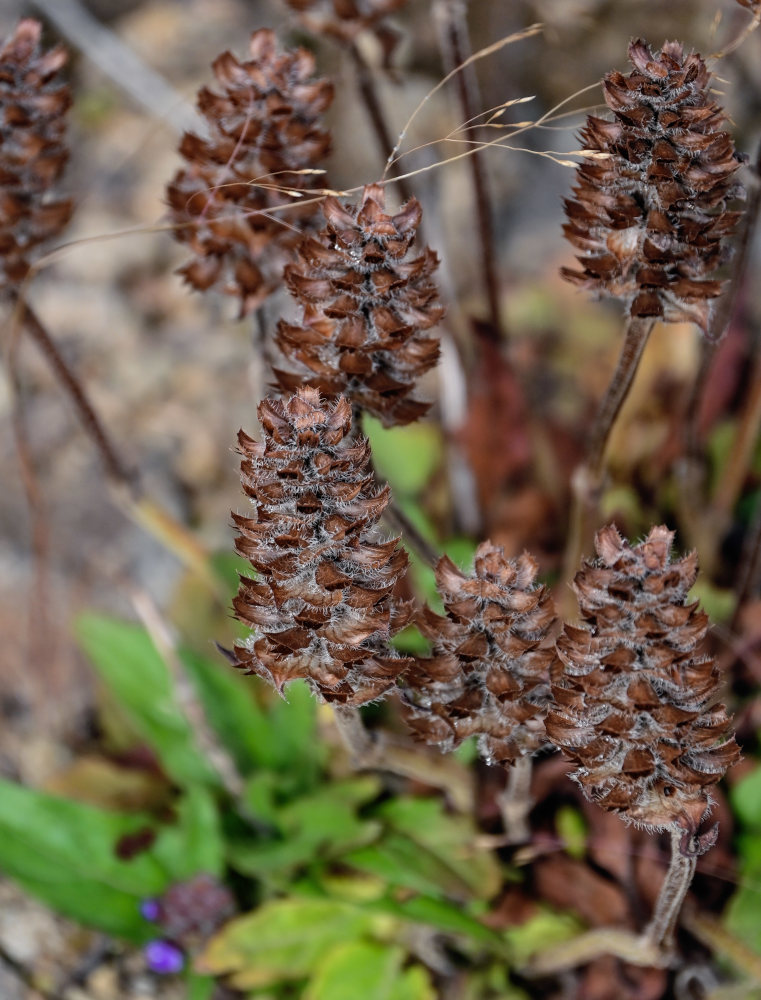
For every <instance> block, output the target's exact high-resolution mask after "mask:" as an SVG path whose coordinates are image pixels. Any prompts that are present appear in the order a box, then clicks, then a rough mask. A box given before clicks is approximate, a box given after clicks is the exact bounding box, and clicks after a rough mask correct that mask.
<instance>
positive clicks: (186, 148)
mask: <svg viewBox="0 0 761 1000" xmlns="http://www.w3.org/2000/svg"><path fill="white" fill-rule="evenodd" d="M250 54H251V58H250V59H249V60H248V61H247V62H241V61H239V60H238V59H237V58H236V57H235V56H234V55H233V54H232V53H230V52H225V53H223V54H222V55H221V56H219V58H218V59H217V60H216V61H215V62H214V64H213V70H214V75H215V77H216V80H217V84H218V87H219V91H218V92H214V91H212V90H209V89H208V88H206V87H203V88H202V89H201V90H200V91H199V94H198V108H199V111H200V112H201V114H202V115H203V117H204V118H205V119H206V122H207V125H208V138H206V139H202V138H201V137H200V136H198V135H195V134H193V133H191V132H186V133H185V135H184V137H183V139H182V143H181V144H180V153H181V155H182V156H183V157H184V159H185V160H186V163H187V166H186V167H185V168H184V169H182V170H180V171H179V172H178V173H177V174H176V176H175V178H174V180H173V181H172V182H171V184H170V185H169V187H168V188H167V200H168V202H169V207H170V218H171V220H172V222H173V223H174V224H175V225H176V227H177V228H176V229H175V236H176V238H177V239H178V240H180V241H181V242H182V243H186V244H187V245H188V246H189V248H190V249H191V250H192V252H193V255H194V256H193V258H192V260H191V261H190V262H189V263H187V264H186V265H185V266H184V267H182V268H181V269H180V273H181V274H182V275H183V276H184V278H185V280H186V281H187V283H188V284H189V285H191V286H192V287H193V288H195V289H196V290H197V291H206V290H207V289H210V288H213V289H215V290H216V291H219V292H224V293H226V294H228V295H233V296H236V297H237V298H239V299H240V304H241V315H245V314H246V313H250V312H252V311H253V310H254V309H255V308H256V307H257V306H258V305H259V304H260V303H261V302H262V301H263V300H264V299H265V298H266V297H267V296H268V295H269V294H270V293H271V292H272V291H273V290H274V288H275V287H276V286H277V285H278V284H279V283H280V280H281V274H282V269H283V266H284V264H285V263H286V261H288V260H290V259H291V257H292V255H293V249H294V247H295V245H296V244H297V243H298V241H299V240H300V239H301V233H300V232H299V230H298V229H296V228H295V226H294V223H296V224H297V225H299V226H302V227H303V226H304V225H308V224H309V223H310V220H312V219H313V218H314V217H315V216H316V213H315V206H314V205H305V206H304V207H303V208H299V207H298V200H296V199H294V197H292V196H291V195H289V194H287V193H286V192H285V191H283V190H278V189H282V188H289V189H295V190H296V191H307V190H309V189H310V188H314V187H316V186H320V185H321V184H322V180H321V177H320V175H319V174H314V173H312V174H310V173H299V172H298V171H304V170H313V169H315V168H316V167H318V165H319V164H320V163H321V162H322V161H323V160H324V159H325V158H326V156H327V154H328V152H329V148H330V136H329V134H328V133H327V132H326V131H325V130H324V129H323V128H322V127H321V124H322V115H323V112H324V111H325V110H326V108H328V107H329V106H330V103H331V101H332V100H333V87H332V84H331V83H330V82H329V81H328V80H326V79H322V78H315V76H314V68H315V63H314V56H312V54H311V53H310V52H308V51H307V50H306V49H296V50H294V51H280V50H279V49H278V47H277V43H276V41H275V36H274V34H273V32H271V31H268V30H265V29H262V30H261V31H256V32H254V34H253V35H252V36H251V44H250ZM283 205H292V206H295V207H291V208H288V209H287V210H285V211H284V212H281V213H280V214H278V213H277V212H275V214H273V215H268V214H267V213H268V212H271V211H272V210H275V209H277V208H278V207H279V206H283Z"/></svg>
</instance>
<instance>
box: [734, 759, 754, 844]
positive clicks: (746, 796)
mask: <svg viewBox="0 0 761 1000" xmlns="http://www.w3.org/2000/svg"><path fill="white" fill-rule="evenodd" d="M729 798H730V801H731V803H732V808H733V810H734V813H735V815H736V816H737V818H738V819H739V820H740V822H741V823H742V824H743V826H748V827H752V828H753V829H756V830H761V767H757V768H756V769H755V770H754V771H751V772H750V774H748V775H746V776H745V777H744V778H743V779H742V780H741V781H738V782H737V784H736V785H733V786H732V789H731V790H730V793H729Z"/></svg>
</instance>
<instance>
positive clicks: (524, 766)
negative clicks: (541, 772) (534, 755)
mask: <svg viewBox="0 0 761 1000" xmlns="http://www.w3.org/2000/svg"><path fill="white" fill-rule="evenodd" d="M532 771H533V761H532V759H531V757H518V759H517V760H515V761H514V762H513V763H512V765H511V766H510V767H508V769H507V786H506V787H505V789H504V791H503V792H501V793H500V795H498V796H497V802H498V804H499V807H500V812H501V813H502V825H503V826H504V828H505V835H506V841H507V843H508V844H525V843H526V841H528V840H530V839H531V828H530V826H529V822H528V816H529V813H530V812H531V807H532V806H533V804H534V803H533V800H532V798H531V774H532Z"/></svg>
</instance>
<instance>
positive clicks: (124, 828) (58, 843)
mask: <svg viewBox="0 0 761 1000" xmlns="http://www.w3.org/2000/svg"><path fill="white" fill-rule="evenodd" d="M143 826H145V818H144V817H142V818H141V817H140V816H123V815H120V814H119V813H111V812H106V811H104V810H102V809H98V808H96V807H95V806H90V805H84V804H83V803H79V802H71V801H69V800H67V799H61V798H58V797H57V796H53V795H47V794H45V793H43V792H37V791H33V790H32V789H29V788H22V787H20V786H18V785H15V784H13V783H11V782H6V781H0V869H1V870H2V871H3V872H4V874H6V875H8V876H10V877H12V878H13V879H15V880H16V881H17V882H19V883H20V884H21V885H22V886H23V887H24V888H25V889H26V890H27V891H29V892H30V893H32V894H33V895H35V896H37V897H38V898H39V899H42V900H43V901H44V902H46V903H48V904H49V905H50V906H52V907H53V908H54V909H56V910H59V911H60V912H61V913H65V914H66V915H68V916H70V917H73V918H74V919H77V920H80V921H81V922H82V923H84V924H88V925H90V926H93V927H98V928H100V929H101V930H104V931H106V932H108V933H110V934H115V935H118V936H120V937H125V938H130V939H133V940H142V939H144V938H145V937H146V933H147V931H148V925H147V924H146V923H145V921H144V920H143V919H142V917H141V916H140V914H139V901H140V899H141V898H144V897H147V896H155V895H159V894H160V893H161V892H163V891H164V889H165V888H166V886H167V883H168V881H169V879H168V876H167V873H166V871H165V869H164V867H163V865H162V863H161V860H160V859H159V858H158V857H157V855H156V853H155V852H154V851H147V852H144V853H142V854H139V855H138V856H137V857H136V858H134V859H133V860H131V861H122V860H120V859H119V858H118V857H117V856H116V853H115V848H116V845H117V843H118V841H119V840H120V839H121V838H122V837H123V836H125V835H126V834H130V833H135V832H136V830H138V829H140V828H141V827H143Z"/></svg>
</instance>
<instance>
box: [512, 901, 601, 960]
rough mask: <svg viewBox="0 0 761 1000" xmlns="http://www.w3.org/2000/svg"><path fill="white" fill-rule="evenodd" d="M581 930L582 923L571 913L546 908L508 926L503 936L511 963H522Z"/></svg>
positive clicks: (567, 939)
mask: <svg viewBox="0 0 761 1000" xmlns="http://www.w3.org/2000/svg"><path fill="white" fill-rule="evenodd" d="M582 930H583V927H582V925H581V924H580V923H579V921H578V920H576V918H575V917H573V916H571V914H569V913H556V912H555V911H554V910H549V909H546V910H542V912H541V913H538V914H537V915H536V916H535V917H531V918H530V919H529V920H527V921H526V922H525V923H523V924H519V925H518V926H516V927H510V928H509V929H508V930H507V931H506V932H505V937H506V939H507V941H508V943H509V945H510V953H511V955H512V961H513V963H514V964H515V965H524V964H525V963H526V962H527V961H528V960H529V958H531V956H532V955H534V954H535V953H536V952H538V951H545V950H548V949H550V948H551V947H552V945H554V944H560V943H562V942H563V941H569V940H570V939H571V938H573V937H576V935H577V934H580V933H581V931H582Z"/></svg>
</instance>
